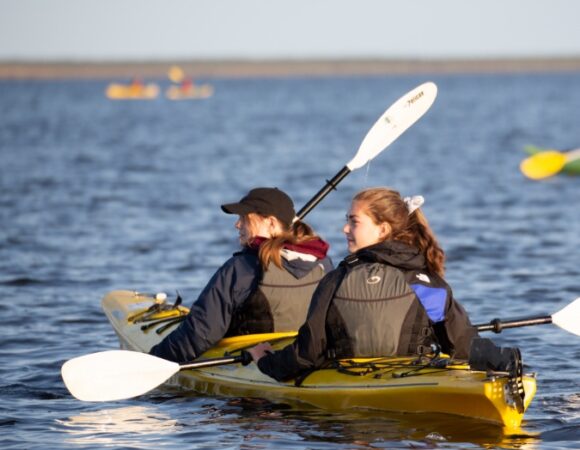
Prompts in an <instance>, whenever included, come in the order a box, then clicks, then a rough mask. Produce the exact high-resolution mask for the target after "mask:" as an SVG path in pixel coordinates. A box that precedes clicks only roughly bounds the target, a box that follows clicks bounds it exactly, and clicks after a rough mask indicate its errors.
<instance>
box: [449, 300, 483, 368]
mask: <svg viewBox="0 0 580 450" xmlns="http://www.w3.org/2000/svg"><path fill="white" fill-rule="evenodd" d="M444 323H445V333H446V337H447V340H448V342H449V344H450V347H451V348H450V349H449V350H445V351H447V352H448V353H451V354H452V356H453V357H455V358H458V359H467V358H468V357H469V348H470V347H471V340H472V339H473V338H474V337H477V336H478V333H477V330H476V329H475V327H474V326H473V325H472V324H471V321H470V320H469V316H468V315H467V312H466V311H465V309H464V308H463V306H461V305H460V304H459V302H457V301H456V300H455V299H454V298H453V294H450V296H449V303H448V305H447V309H446V312H445V322H444Z"/></svg>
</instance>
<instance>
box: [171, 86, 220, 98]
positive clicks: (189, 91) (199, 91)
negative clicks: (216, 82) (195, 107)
mask: <svg viewBox="0 0 580 450" xmlns="http://www.w3.org/2000/svg"><path fill="white" fill-rule="evenodd" d="M212 95H213V86H212V85H210V84H199V85H198V84H189V85H185V86H181V85H179V86H177V85H175V86H169V87H168V88H167V91H166V92H165V96H166V97H167V98H168V99H170V100H194V99H202V98H209V97H211V96H212Z"/></svg>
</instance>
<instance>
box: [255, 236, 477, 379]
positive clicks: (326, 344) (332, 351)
mask: <svg viewBox="0 0 580 450" xmlns="http://www.w3.org/2000/svg"><path fill="white" fill-rule="evenodd" d="M373 273H378V274H380V276H376V277H373V276H369V274H370V275H372V274H373ZM363 277H364V278H363ZM374 278H377V280H375V279H374ZM381 279H383V280H382V282H383V283H386V284H389V285H386V284H385V285H384V286H382V287H379V292H378V294H377V295H381V296H382V297H381V298H378V297H377V298H373V297H372V295H373V294H372V292H371V290H369V283H370V284H375V283H380V282H381ZM346 284H350V285H351V286H350V287H349V286H346ZM391 285H392V286H391ZM385 292H387V293H388V294H387V295H388V296H385ZM355 297H358V298H355ZM349 300H352V301H351V302H350V303H352V304H354V306H350V305H349V303H348V302H349ZM341 303H346V304H347V306H348V307H349V308H350V309H349V308H345V307H343V306H342V305H341ZM377 305H378V307H377ZM357 308H358V309H357ZM373 308H374V309H373ZM381 308H382V309H381ZM369 312H370V313H369ZM357 316H358V317H357ZM361 318H362V319H361ZM361 320H362V323H361ZM357 321H358V323H357ZM364 321H366V323H365V322H364ZM391 323H396V326H394V327H392V326H391ZM365 328H368V329H369V330H371V331H370V332H368V333H367V330H365ZM393 328H394V331H393ZM377 330H378V331H379V332H378V333H377ZM381 330H385V331H384V333H383V334H384V335H385V336H386V337H385V336H381ZM365 333H366V334H365ZM373 333H374V334H373ZM389 333H391V334H389ZM476 335H477V332H476V330H475V328H473V327H472V326H471V323H470V321H469V318H468V316H467V314H466V312H465V310H464V309H463V307H462V306H461V305H460V304H459V303H458V302H457V301H455V300H454V298H453V294H452V292H451V288H450V287H449V286H448V285H447V283H446V282H445V281H444V280H443V279H442V278H441V277H439V276H437V275H436V274H431V273H429V272H428V271H427V268H426V265H425V260H424V257H423V255H422V254H421V253H420V252H419V251H418V250H417V249H415V248H413V247H410V246H408V245H406V244H403V243H401V242H397V241H386V242H382V243H379V244H376V245H373V246H370V247H367V248H365V249H361V250H360V251H358V252H357V253H355V254H353V255H349V256H348V257H347V258H345V260H344V261H343V262H342V263H341V264H340V266H339V267H338V268H337V269H336V270H333V271H332V272H330V273H329V274H327V275H326V276H325V277H324V278H323V280H322V281H321V282H320V284H319V285H318V288H317V290H316V292H315V294H314V297H313V299H312V302H311V304H310V310H309V312H308V317H307V320H306V323H305V324H304V325H303V326H302V327H301V328H300V330H299V333H298V336H297V338H296V340H295V341H294V343H293V344H291V345H289V346H287V347H286V348H284V349H282V350H280V351H276V352H274V353H272V354H268V355H266V356H264V357H263V358H261V359H260V360H259V362H258V367H259V368H260V370H261V371H262V372H264V373H266V374H268V375H270V376H272V377H273V378H276V379H277V380H288V379H291V378H295V377H296V376H298V375H300V374H301V373H302V372H304V371H309V370H313V369H317V368H321V367H323V366H324V365H325V363H326V362H327V361H329V360H330V359H333V358H345V357H373V356H392V355H400V356H402V355H413V354H420V353H424V352H425V351H426V350H428V346H429V344H430V343H437V344H439V346H440V347H441V349H442V351H443V352H445V353H449V354H452V355H453V356H454V357H456V358H467V357H468V353H469V346H470V344H471V339H472V338H473V337H474V336H476ZM373 340H379V341H381V340H382V342H379V343H378V344H377V343H375V342H372V341H373ZM391 341H395V342H391ZM381 350H382V351H384V352H385V353H383V354H374V352H378V351H381Z"/></svg>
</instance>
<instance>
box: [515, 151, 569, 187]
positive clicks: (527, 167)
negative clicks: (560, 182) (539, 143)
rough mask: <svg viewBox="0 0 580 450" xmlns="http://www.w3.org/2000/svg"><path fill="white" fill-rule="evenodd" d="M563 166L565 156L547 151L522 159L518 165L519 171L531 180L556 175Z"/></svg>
mask: <svg viewBox="0 0 580 450" xmlns="http://www.w3.org/2000/svg"><path fill="white" fill-rule="evenodd" d="M565 165H566V155H565V154H563V153H561V152H558V151H556V150H548V151H545V152H540V153H536V154H535V155H533V156H530V157H529V158H526V159H524V160H523V161H522V162H521V164H520V170H521V171H522V173H523V174H524V175H525V176H526V177H528V178H531V179H532V180H541V179H543V178H548V177H551V176H552V175H556V174H557V173H558V172H560V171H561V170H562V169H563V168H564V166H565Z"/></svg>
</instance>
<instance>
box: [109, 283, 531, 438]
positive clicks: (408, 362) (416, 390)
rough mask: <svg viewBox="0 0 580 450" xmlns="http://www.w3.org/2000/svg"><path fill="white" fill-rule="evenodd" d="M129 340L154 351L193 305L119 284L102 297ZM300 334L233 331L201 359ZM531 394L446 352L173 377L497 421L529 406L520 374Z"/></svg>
mask: <svg viewBox="0 0 580 450" xmlns="http://www.w3.org/2000/svg"><path fill="white" fill-rule="evenodd" d="M102 306H103V309H104V311H105V313H106V315H107V317H108V319H109V321H110V322H111V324H112V325H113V328H114V329H115V332H116V333H117V335H118V337H119V340H120V343H121V348H123V349H127V350H137V351H142V352H147V351H149V349H150V348H151V347H152V346H153V345H155V344H156V343H158V342H159V341H160V340H161V339H163V337H164V336H166V335H167V334H168V333H170V332H171V330H172V329H174V328H175V327H176V326H177V325H178V323H179V322H180V320H181V319H183V317H184V316H185V315H186V314H187V312H188V309H187V308H185V307H183V306H174V305H170V304H167V303H165V302H164V301H160V300H155V298H154V296H152V295H147V294H140V293H137V292H134V291H113V292H111V293H109V294H107V295H106V296H105V297H104V298H103V301H102ZM295 335H296V333H294V332H290V333H271V334H257V335H247V336H238V337H231V338H225V339H223V340H222V341H220V342H219V343H218V345H216V346H215V347H214V348H212V349H210V350H209V351H207V352H206V353H205V354H204V355H202V357H201V358H199V359H198V360H202V359H206V358H216V357H224V356H232V355H234V356H235V355H237V354H239V353H240V352H241V350H243V349H245V348H248V347H251V346H253V345H255V344H257V343H260V342H270V343H272V345H273V346H274V347H275V348H281V347H283V346H285V345H287V344H289V343H290V342H292V339H293V337H294V336H295ZM520 381H521V384H522V385H523V389H524V392H525V397H524V399H523V404H522V402H521V401H519V402H518V401H516V398H515V395H517V394H513V393H512V388H511V387H510V386H512V384H513V383H510V380H509V378H508V375H507V374H505V373H490V374H488V373H486V372H482V371H473V370H470V369H469V366H468V365H467V364H466V363H465V362H464V361H453V360H450V359H449V358H444V357H433V358H427V357H422V358H420V359H419V358H408V357H404V358H400V357H386V358H374V359H353V360H343V361H340V362H338V363H337V364H336V366H335V367H332V368H328V369H321V370H317V371H315V372H313V373H311V374H309V375H307V376H305V377H304V378H303V379H302V380H300V382H299V383H295V382H294V381H292V382H287V383H281V382H277V381H275V380H274V379H272V378H270V377H268V376H267V375H264V374H263V373H261V372H260V371H259V370H258V368H257V367H256V365H255V364H250V365H247V366H242V365H240V364H231V365H222V366H215V367H205V368H198V369H195V370H182V371H180V372H178V373H177V374H176V375H175V376H173V377H172V378H171V380H169V383H170V384H174V385H175V384H176V385H179V386H181V387H182V388H184V389H187V390H192V391H195V392H198V393H201V394H211V395H221V396H229V397H232V396H233V397H260V398H266V399H268V400H271V401H279V402H284V403H290V404H292V403H297V404H308V405H312V406H315V407H318V408H323V409H328V410H334V411H344V410H348V409H356V410H360V409H363V410H364V409H366V410H383V411H397V412H409V413H447V414H455V415H460V416H466V417H470V418H475V419H481V420H485V421H488V422H493V423H496V424H499V425H502V426H504V427H507V428H517V427H519V426H520V424H521V422H522V419H523V416H524V412H525V409H527V407H528V406H529V405H530V403H531V401H532V398H533V397H534V395H535V393H536V380H535V377H534V376H532V375H524V376H523V377H522V379H521V380H520Z"/></svg>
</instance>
